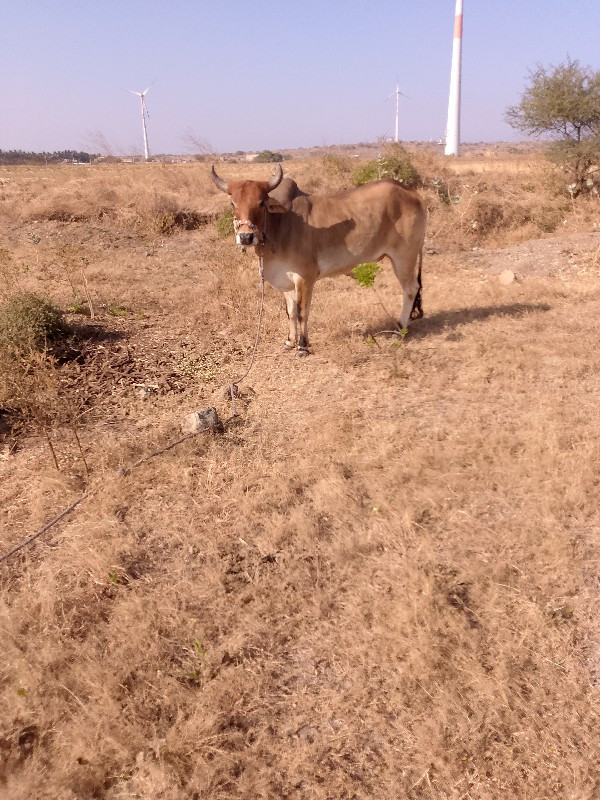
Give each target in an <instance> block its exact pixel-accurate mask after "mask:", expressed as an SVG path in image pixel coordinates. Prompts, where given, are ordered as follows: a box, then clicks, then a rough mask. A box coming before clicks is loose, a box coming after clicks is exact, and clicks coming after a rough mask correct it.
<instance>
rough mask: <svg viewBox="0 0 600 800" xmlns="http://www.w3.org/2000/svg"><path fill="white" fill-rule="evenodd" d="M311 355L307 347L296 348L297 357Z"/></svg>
mask: <svg viewBox="0 0 600 800" xmlns="http://www.w3.org/2000/svg"><path fill="white" fill-rule="evenodd" d="M308 355H310V354H309V352H308V349H307V348H306V347H299V348H298V349H297V350H296V358H306V356H308Z"/></svg>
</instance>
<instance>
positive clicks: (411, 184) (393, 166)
mask: <svg viewBox="0 0 600 800" xmlns="http://www.w3.org/2000/svg"><path fill="white" fill-rule="evenodd" d="M353 177H354V183H355V184H356V186H363V184H365V183H370V182H371V181H377V180H380V179H381V178H394V179H395V180H397V181H399V182H400V183H402V184H403V185H404V186H406V187H407V188H409V189H414V188H415V187H416V186H420V185H421V176H420V175H419V173H418V172H417V170H416V169H415V167H414V165H413V163H412V160H411V157H410V154H409V153H408V152H407V151H406V150H405V149H404V147H402V145H400V144H397V143H394V144H386V145H384V149H383V152H382V154H381V155H380V156H379V158H377V159H376V160H374V161H367V163H366V164H361V165H360V166H359V167H357V168H356V170H355V171H354V175H353Z"/></svg>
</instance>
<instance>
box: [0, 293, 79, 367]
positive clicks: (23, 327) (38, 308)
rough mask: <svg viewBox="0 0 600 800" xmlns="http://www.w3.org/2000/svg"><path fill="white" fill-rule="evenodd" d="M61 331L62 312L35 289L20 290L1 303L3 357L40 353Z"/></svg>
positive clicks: (0, 347) (0, 345)
mask: <svg viewBox="0 0 600 800" xmlns="http://www.w3.org/2000/svg"><path fill="white" fill-rule="evenodd" d="M62 331H64V324H63V321H62V311H61V310H60V309H59V308H57V307H56V306H55V305H54V303H53V302H52V301H51V300H48V299H46V298H44V297H40V296H39V295H37V294H35V293H34V292H19V293H18V294H15V295H13V296H12V297H11V298H10V299H9V300H7V301H6V302H5V303H3V305H2V306H0V351H1V352H2V353H3V354H4V355H5V356H10V355H12V356H15V357H23V356H27V355H28V354H30V353H32V352H43V351H44V350H45V349H46V348H47V347H48V344H49V342H50V341H51V340H52V339H55V338H56V337H57V336H58V335H59V334H60V333H61V332H62Z"/></svg>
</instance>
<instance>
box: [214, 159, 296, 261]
mask: <svg viewBox="0 0 600 800" xmlns="http://www.w3.org/2000/svg"><path fill="white" fill-rule="evenodd" d="M211 178H212V180H213V182H214V183H215V185H216V186H217V187H218V188H219V189H221V191H223V192H227V194H228V195H229V196H230V197H231V206H232V210H233V227H234V229H235V240H236V242H237V244H240V245H243V246H245V247H252V246H254V245H257V244H262V243H263V242H264V240H265V232H266V224H267V206H268V203H269V192H271V191H273V189H275V188H276V187H277V186H278V185H279V183H280V182H281V179H282V178H283V170H282V169H281V167H279V171H278V174H277V175H275V176H274V177H273V178H272V179H271V180H270V181H229V182H227V181H224V180H222V179H221V178H219V176H218V175H217V173H216V172H215V168H214V167H213V168H212V172H211Z"/></svg>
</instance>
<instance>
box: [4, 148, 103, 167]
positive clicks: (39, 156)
mask: <svg viewBox="0 0 600 800" xmlns="http://www.w3.org/2000/svg"><path fill="white" fill-rule="evenodd" d="M94 158H96V156H95V155H94V154H93V153H84V152H80V151H78V150H57V151H55V152H53V153H28V152H26V151H25V150H0V164H61V163H63V162H65V161H79V162H81V163H84V164H89V163H90V162H91V161H93V160H94Z"/></svg>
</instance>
